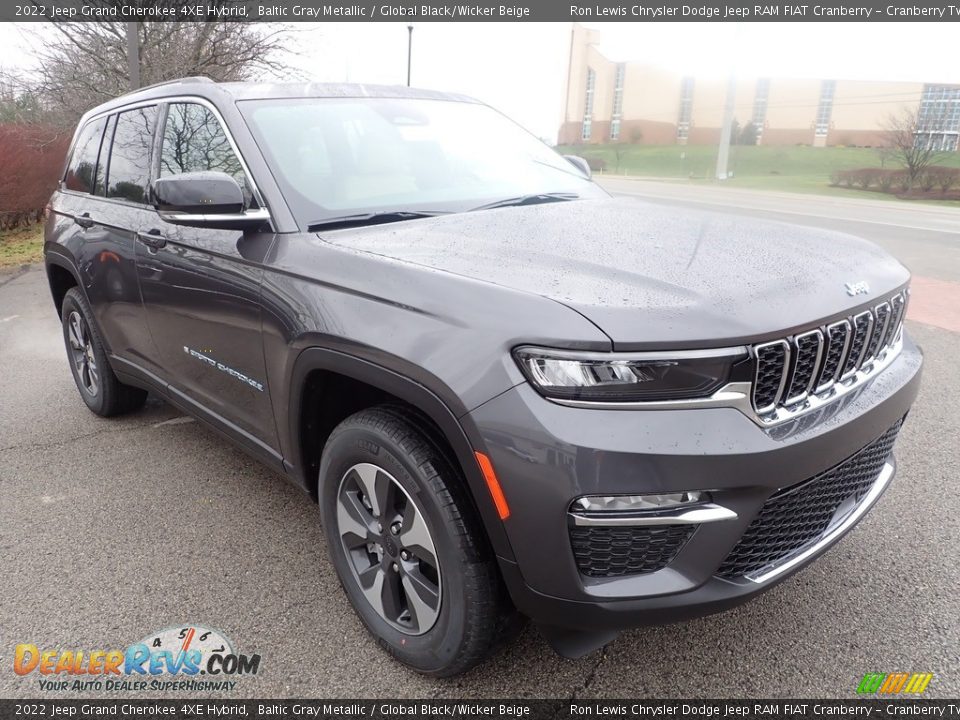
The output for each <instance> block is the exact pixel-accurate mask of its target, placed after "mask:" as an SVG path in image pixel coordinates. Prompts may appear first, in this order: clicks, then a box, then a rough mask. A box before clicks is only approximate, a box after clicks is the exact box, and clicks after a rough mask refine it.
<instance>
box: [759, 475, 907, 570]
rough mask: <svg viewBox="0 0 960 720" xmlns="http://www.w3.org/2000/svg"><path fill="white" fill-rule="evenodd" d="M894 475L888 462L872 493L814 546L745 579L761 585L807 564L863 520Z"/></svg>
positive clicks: (875, 482)
mask: <svg viewBox="0 0 960 720" xmlns="http://www.w3.org/2000/svg"><path fill="white" fill-rule="evenodd" d="M893 475H894V464H893V463H892V462H890V461H889V460H888V461H887V462H886V464H885V465H884V466H883V469H882V470H881V471H880V474H879V475H877V479H876V480H875V481H874V483H873V487H871V488H870V491H869V492H868V493H867V494H866V495H865V496H864V498H863V500H861V501H860V503H859V504H858V505H857V506H856V507H855V508H854V509H853V510H851V511H850V513H849V514H848V515H847V516H846V517H845V518H843V519H842V520H841V521H840V522H839V523H837V524H836V525H834V526H833V527H832V528H828V530H827V532H826V533H825V534H824V535H822V536H821V537H820V539H819V540H817V541H816V542H815V543H814V544H813V545H810V546H809V547H807V548H805V549H804V550H801V551H800V552H798V553H796V554H795V555H790V556H788V557H785V558H782V559H780V560H778V561H777V562H775V563H771V564H770V565H767V566H766V567H764V568H761V569H760V570H757V571H756V572H753V573H750V574H749V575H745V576H744V577H745V578H746V579H747V580H749V581H751V582H754V583H757V584H758V585H760V584H762V583H765V582H767V581H769V580H772V579H774V578H775V577H777V576H779V575H783V574H784V573H786V572H789V571H790V570H792V569H793V568H795V567H797V566H798V565H802V564H803V563H805V562H806V561H807V560H809V559H810V558H811V557H813V556H814V555H816V554H817V553H819V552H820V551H821V550H823V549H824V548H825V547H826V546H827V545H830V544H831V543H833V542H834V541H835V540H838V539H839V538H840V536H841V535H844V534H845V533H846V532H847V531H849V530H850V529H851V528H852V527H853V526H854V525H856V524H857V522H858V521H859V520H860V518H862V517H863V516H864V515H865V514H866V512H867V511H868V510H869V509H870V508H871V507H873V505H874V503H875V502H876V501H877V500H878V499H879V498H880V496H881V495H882V494H883V491H884V490H886V489H887V487H888V486H889V485H890V481H891V480H892V479H893Z"/></svg>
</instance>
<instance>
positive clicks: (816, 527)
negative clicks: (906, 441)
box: [717, 421, 902, 579]
mask: <svg viewBox="0 0 960 720" xmlns="http://www.w3.org/2000/svg"><path fill="white" fill-rule="evenodd" d="M901 424H902V421H901V422H898V423H897V424H896V425H894V426H893V427H892V428H890V429H889V430H887V432H885V433H884V434H883V435H882V436H881V437H880V438H878V439H877V440H875V441H874V442H872V443H870V444H869V445H867V446H866V447H865V448H863V449H862V450H860V451H859V452H858V453H857V454H856V455H854V456H853V457H851V458H849V459H848V460H845V461H844V462H842V463H840V464H839V465H837V466H836V467H834V468H833V469H832V470H827V471H826V472H824V473H821V474H820V475H817V476H815V477H813V478H811V479H810V480H805V481H804V482H802V483H800V484H798V485H794V486H792V487H789V488H786V489H783V490H779V491H777V492H776V493H774V494H773V495H772V496H771V497H770V499H769V500H767V502H766V503H764V505H763V507H762V508H761V509H760V512H759V514H758V515H757V517H756V518H754V520H753V522H751V523H750V525H749V526H748V527H747V531H746V532H745V533H744V534H743V537H741V538H740V541H739V542H738V543H737V544H736V546H735V547H734V548H733V550H732V551H731V552H730V554H729V555H728V556H727V557H726V559H725V560H724V561H723V564H722V565H720V569H719V570H717V575H719V576H720V577H724V578H729V579H735V578H740V577H743V576H744V575H749V574H751V573H754V572H757V571H758V570H762V569H763V568H765V567H767V566H768V565H770V564H772V563H775V562H777V561H779V560H783V559H785V558H788V557H790V556H791V555H793V554H795V553H796V552H798V551H800V550H802V549H804V548H805V547H807V546H809V545H812V544H814V543H815V542H816V541H817V540H819V539H820V538H821V537H822V536H823V535H824V533H825V532H826V531H827V529H828V528H829V526H830V524H831V522H832V521H833V519H834V515H835V514H836V513H837V510H838V509H839V508H840V507H841V506H842V505H843V504H844V503H847V502H848V501H850V500H851V499H852V500H853V502H852V503H851V504H850V508H849V509H850V510H853V508H854V507H855V505H856V504H858V503H859V502H860V501H861V500H863V498H864V496H865V495H866V494H867V493H868V492H869V490H870V488H871V487H872V486H873V484H874V482H875V481H876V479H877V476H878V475H879V474H880V471H881V470H882V469H883V465H884V463H885V462H886V461H887V458H889V457H890V452H891V451H892V450H893V443H894V441H895V440H896V439H897V433H898V432H899V430H900V425H901Z"/></svg>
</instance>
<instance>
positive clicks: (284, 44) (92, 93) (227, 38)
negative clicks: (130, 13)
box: [32, 0, 291, 126]
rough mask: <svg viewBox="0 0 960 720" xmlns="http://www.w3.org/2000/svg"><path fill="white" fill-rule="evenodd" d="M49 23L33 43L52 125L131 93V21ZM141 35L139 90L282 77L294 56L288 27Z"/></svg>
mask: <svg viewBox="0 0 960 720" xmlns="http://www.w3.org/2000/svg"><path fill="white" fill-rule="evenodd" d="M90 1H91V4H94V3H96V1H97V0H90ZM162 4H164V5H170V6H175V7H179V6H180V5H183V4H185V3H184V2H182V1H181V0H172V1H169V2H164V3H162ZM44 25H45V26H46V28H48V30H47V31H46V32H45V33H44V35H43V36H42V37H41V36H39V35H38V36H36V37H35V38H34V46H35V60H36V66H37V70H36V73H37V77H36V79H35V81H34V82H33V87H32V90H33V92H34V93H35V94H36V96H37V97H39V98H40V101H41V102H42V104H43V107H44V109H45V110H46V111H47V113H49V114H48V118H49V119H52V120H53V121H54V122H56V123H57V124H60V125H65V126H70V125H72V124H73V123H75V122H76V120H77V118H78V117H79V116H80V115H81V114H83V113H84V112H85V111H87V110H89V109H90V108H91V107H93V106H95V105H98V104H99V103H102V102H104V101H106V100H109V99H110V98H113V97H116V96H117V95H121V94H123V93H125V92H127V91H128V90H129V88H130V78H129V69H128V65H127V55H126V48H127V46H126V27H125V26H126V23H123V22H95V23H93V22H85V23H45V24H44ZM137 32H138V37H139V42H140V79H141V84H142V85H150V84H153V83H157V82H163V81H165V80H173V79H176V78H181V77H187V76H191V75H202V76H206V77H209V78H211V79H213V80H217V81H236V80H249V79H254V78H258V77H270V76H273V77H280V76H283V75H284V74H285V71H287V64H286V62H285V58H286V56H287V54H288V53H290V52H291V50H290V47H289V38H288V35H287V33H288V31H287V28H286V27H284V26H282V25H276V24H265V23H247V22H181V21H177V22H141V23H138V28H137Z"/></svg>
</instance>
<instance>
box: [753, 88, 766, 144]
mask: <svg viewBox="0 0 960 720" xmlns="http://www.w3.org/2000/svg"><path fill="white" fill-rule="evenodd" d="M769 100H770V78H760V79H759V80H757V90H756V92H755V93H754V94H753V117H752V118H750V122H751V123H753V129H754V130H755V131H756V136H757V142H758V143H759V142H760V136H761V135H763V126H764V125H765V124H766V122H767V103H768V102H769Z"/></svg>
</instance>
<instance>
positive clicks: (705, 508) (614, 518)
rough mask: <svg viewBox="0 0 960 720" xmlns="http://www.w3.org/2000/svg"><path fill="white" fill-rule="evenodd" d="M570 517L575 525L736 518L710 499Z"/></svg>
mask: <svg viewBox="0 0 960 720" xmlns="http://www.w3.org/2000/svg"><path fill="white" fill-rule="evenodd" d="M567 514H568V516H569V517H570V520H571V521H572V522H573V524H574V525H576V526H578V527H651V526H655V525H699V524H701V523H711V522H718V521H720V520H736V519H737V514H736V513H735V512H734V511H733V510H731V509H730V508H725V507H723V506H722V505H715V504H713V503H704V504H702V505H697V506H695V507H689V508H673V509H670V510H663V511H656V510H654V511H652V512H651V511H644V512H634V513H632V514H630V513H627V512H619V513H618V512H610V513H603V512H592V513H582V512H569V513H567Z"/></svg>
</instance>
